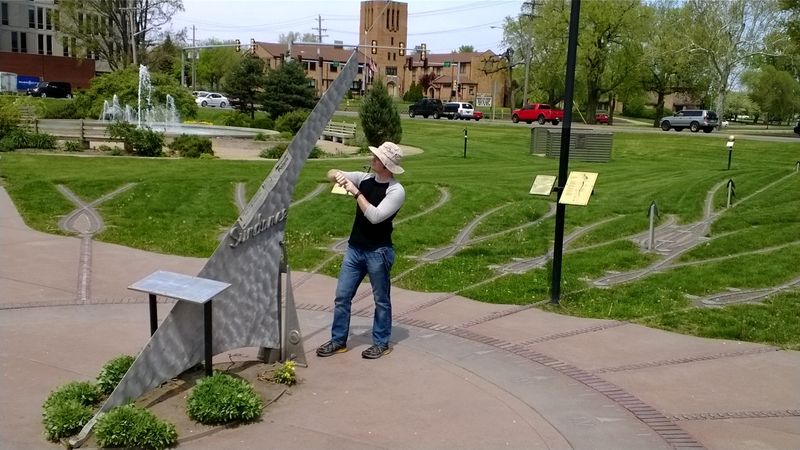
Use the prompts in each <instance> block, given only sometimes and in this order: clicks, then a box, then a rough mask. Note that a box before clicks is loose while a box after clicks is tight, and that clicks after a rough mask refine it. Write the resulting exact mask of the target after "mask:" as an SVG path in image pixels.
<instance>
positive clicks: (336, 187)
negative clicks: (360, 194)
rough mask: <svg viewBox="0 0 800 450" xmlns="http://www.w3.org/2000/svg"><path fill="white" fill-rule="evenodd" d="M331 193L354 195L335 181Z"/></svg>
mask: <svg viewBox="0 0 800 450" xmlns="http://www.w3.org/2000/svg"><path fill="white" fill-rule="evenodd" d="M331 194H339V195H353V194H351V193H349V192H347V190H346V189H345V188H343V187H341V186H339V185H338V184H336V183H333V189H331Z"/></svg>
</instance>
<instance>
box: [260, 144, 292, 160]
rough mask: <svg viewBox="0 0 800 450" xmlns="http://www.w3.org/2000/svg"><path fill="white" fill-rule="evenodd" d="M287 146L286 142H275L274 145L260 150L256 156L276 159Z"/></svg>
mask: <svg viewBox="0 0 800 450" xmlns="http://www.w3.org/2000/svg"><path fill="white" fill-rule="evenodd" d="M288 147H289V144H287V143H286V142H281V143H278V144H275V146H274V147H271V148H266V149H264V150H262V151H261V153H260V154H259V155H258V156H260V157H262V158H267V159H278V158H280V157H281V156H283V152H285V151H286V149H287V148H288Z"/></svg>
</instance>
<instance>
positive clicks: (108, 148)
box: [97, 144, 116, 153]
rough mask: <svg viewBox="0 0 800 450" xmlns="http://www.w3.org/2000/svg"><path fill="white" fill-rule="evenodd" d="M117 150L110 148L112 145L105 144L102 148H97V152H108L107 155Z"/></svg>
mask: <svg viewBox="0 0 800 450" xmlns="http://www.w3.org/2000/svg"><path fill="white" fill-rule="evenodd" d="M115 148H116V147H112V146H110V145H105V144H103V145H101V146H99V147H97V150H99V151H101V152H106V153H108V152H110V151H112V150H114V149H115Z"/></svg>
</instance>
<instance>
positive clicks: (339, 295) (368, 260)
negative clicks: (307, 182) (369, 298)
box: [317, 142, 406, 359]
mask: <svg viewBox="0 0 800 450" xmlns="http://www.w3.org/2000/svg"><path fill="white" fill-rule="evenodd" d="M369 149H370V150H371V151H372V153H373V156H372V163H371V166H370V167H371V169H372V173H366V172H342V171H340V170H337V169H331V170H329V171H328V179H329V180H331V181H333V182H335V183H337V184H338V185H339V186H341V187H342V188H344V189H345V190H346V191H347V192H348V193H350V194H352V196H353V197H354V198H355V200H356V204H357V207H356V217H355V220H354V221H353V228H352V231H351V232H350V239H349V240H348V241H347V243H348V246H347V252H346V253H345V256H344V260H343V261H342V268H341V270H340V272H339V281H338V283H337V284H336V299H335V300H334V310H333V324H332V325H331V340H330V341H328V342H326V343H324V344H322V345H321V346H320V347H319V348H317V356H332V355H335V354H337V353H343V352H346V351H347V337H348V335H349V334H350V308H351V306H352V302H353V296H355V294H356V290H357V289H358V285H359V284H360V283H361V281H363V280H364V277H365V276H366V275H367V274H369V281H370V284H372V295H373V297H374V299H375V316H374V318H373V321H372V344H373V345H372V346H371V347H369V348H368V349H366V350H364V351H363V352H362V353H361V356H362V357H364V358H367V359H377V358H380V357H381V356H383V355H385V354H387V353H389V352H390V351H391V348H389V338H390V337H391V334H392V302H391V297H390V292H389V291H390V289H391V281H390V271H391V268H392V264H394V248H393V246H392V229H393V228H392V220H393V219H394V216H395V215H396V214H397V211H398V210H400V207H401V206H403V202H404V201H405V198H406V193H405V190H404V189H403V186H402V185H401V184H400V183H399V182H398V181H397V180H396V179H395V178H394V176H395V175H396V174H400V173H403V172H404V170H403V168H402V167H400V161H401V159H402V158H403V150H402V149H400V147H398V146H397V144H394V143H392V142H384V143H383V144H381V145H380V147H372V146H370V148H369Z"/></svg>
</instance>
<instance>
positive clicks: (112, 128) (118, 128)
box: [107, 122, 164, 156]
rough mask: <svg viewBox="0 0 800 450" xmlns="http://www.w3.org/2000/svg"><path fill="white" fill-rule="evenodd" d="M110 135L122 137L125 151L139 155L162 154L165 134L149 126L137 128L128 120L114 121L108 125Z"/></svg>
mask: <svg viewBox="0 0 800 450" xmlns="http://www.w3.org/2000/svg"><path fill="white" fill-rule="evenodd" d="M107 131H108V135H109V136H111V137H112V138H114V139H122V141H123V142H124V143H125V151H127V152H128V153H133V154H134V155H137V156H161V155H162V152H161V149H162V147H164V134H163V133H158V132H156V131H153V130H151V129H149V128H136V126H135V125H133V124H130V123H127V122H114V123H112V124H111V125H109V126H108V130H107Z"/></svg>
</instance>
